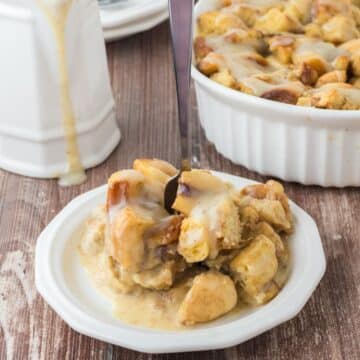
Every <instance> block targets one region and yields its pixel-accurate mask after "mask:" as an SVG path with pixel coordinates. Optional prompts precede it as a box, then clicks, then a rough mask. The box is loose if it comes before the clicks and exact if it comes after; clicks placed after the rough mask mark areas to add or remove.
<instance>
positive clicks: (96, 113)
mask: <svg viewBox="0 0 360 360" xmlns="http://www.w3.org/2000/svg"><path fill="white" fill-rule="evenodd" d="M65 24H66V25H65ZM89 38H91V39H92V41H90V42H89V41H87V40H88V39H89ZM0 43H1V46H2V53H1V57H0V77H1V79H2V81H1V83H0V93H1V94H2V97H1V98H0V167H2V168H4V169H6V170H9V171H12V172H16V173H19V174H22V175H27V176H34V177H43V178H52V177H58V176H60V175H62V174H66V173H67V172H68V171H70V175H72V176H73V175H74V174H77V175H79V176H74V177H70V178H66V179H65V180H64V184H69V185H70V184H73V183H78V182H80V181H81V180H84V179H85V177H84V173H83V172H82V167H84V168H88V167H92V166H95V165H97V164H99V163H101V162H102V161H103V160H105V159H106V157H107V156H108V155H109V154H110V153H111V151H112V150H113V149H114V148H115V146H116V145H117V144H118V142H119V140H120V132H119V130H118V128H117V125H116V121H115V114H114V100H113V97H112V93H111V87H110V80H109V74H108V69H107V63H106V54H105V48H104V41H103V34H102V31H101V24H100V21H99V15H98V7H97V3H96V1H95V0H91V1H89V0H76V1H74V0H39V1H38V0H31V1H29V0H7V1H2V2H1V3H0ZM70 59H71V61H70Z"/></svg>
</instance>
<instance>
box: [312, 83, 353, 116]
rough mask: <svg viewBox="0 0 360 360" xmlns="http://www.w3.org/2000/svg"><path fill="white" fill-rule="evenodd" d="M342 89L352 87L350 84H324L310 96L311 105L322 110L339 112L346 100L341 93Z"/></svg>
mask: <svg viewBox="0 0 360 360" xmlns="http://www.w3.org/2000/svg"><path fill="white" fill-rule="evenodd" d="M342 87H345V88H347V87H350V88H351V87H352V86H351V85H350V84H344V83H331V84H325V85H323V86H321V87H319V88H318V89H317V91H316V92H313V93H312V94H311V105H312V106H315V107H319V108H323V109H334V110H341V109H343V108H344V106H345V104H346V102H347V98H346V95H345V94H344V93H342V92H341V88H342Z"/></svg>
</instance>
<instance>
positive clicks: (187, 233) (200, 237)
mask: <svg viewBox="0 0 360 360" xmlns="http://www.w3.org/2000/svg"><path fill="white" fill-rule="evenodd" d="M213 241H214V240H213V237H212V236H211V234H210V233H209V230H208V227H207V226H206V225H205V224H203V223H201V222H198V221H196V220H194V219H192V218H186V219H184V221H183V222H182V225H181V233H180V238H179V244H178V252H179V254H180V255H182V256H183V257H184V259H185V260H186V262H188V263H195V262H200V261H203V260H205V259H206V258H207V257H208V256H209V253H210V246H211V242H213Z"/></svg>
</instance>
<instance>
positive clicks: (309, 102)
mask: <svg viewBox="0 0 360 360" xmlns="http://www.w3.org/2000/svg"><path fill="white" fill-rule="evenodd" d="M213 3H214V4H215V6H214V9H213V10H211V11H207V12H204V13H202V14H201V15H199V16H198V18H197V33H196V37H195V40H194V52H195V61H196V66H197V68H198V69H199V70H200V71H201V72H202V73H203V74H204V75H206V76H208V77H209V78H210V79H212V80H214V81H216V82H217V83H219V84H221V85H224V86H226V87H229V88H232V89H235V90H238V91H241V92H243V93H246V94H250V95H254V96H258V97H261V98H264V99H269V100H274V101H279V102H283V103H287V104H293V105H301V106H312V107H316V108H323V109H341V110H358V109H360V7H359V6H360V3H359V2H358V1H356V0H353V1H352V0H286V1H284V0H218V1H213Z"/></svg>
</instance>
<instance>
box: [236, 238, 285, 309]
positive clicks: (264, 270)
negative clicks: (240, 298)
mask: <svg viewBox="0 0 360 360" xmlns="http://www.w3.org/2000/svg"><path fill="white" fill-rule="evenodd" d="M230 269H231V271H232V274H233V277H234V279H235V280H236V281H237V282H238V283H239V284H240V287H241V288H242V290H243V291H244V292H245V293H246V295H247V298H246V299H245V300H247V301H250V299H251V301H254V302H255V303H257V304H261V303H263V302H264V301H266V300H268V298H269V297H268V296H265V295H264V293H266V292H267V291H269V289H270V290H271V297H272V296H274V295H275V294H276V293H274V292H273V287H272V286H269V285H270V284H271V281H272V279H273V278H274V276H275V274H276V272H277V270H278V261H277V258H276V248H275V245H274V243H273V242H272V241H271V240H270V239H269V238H267V237H266V236H264V235H259V236H257V237H256V239H255V240H254V241H253V242H252V243H250V245H248V246H247V247H246V248H245V249H243V250H241V251H240V253H239V255H238V256H236V257H235V259H233V260H232V261H231V263H230ZM271 297H270V298H271ZM264 299H265V300H264Z"/></svg>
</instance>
